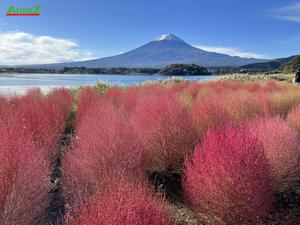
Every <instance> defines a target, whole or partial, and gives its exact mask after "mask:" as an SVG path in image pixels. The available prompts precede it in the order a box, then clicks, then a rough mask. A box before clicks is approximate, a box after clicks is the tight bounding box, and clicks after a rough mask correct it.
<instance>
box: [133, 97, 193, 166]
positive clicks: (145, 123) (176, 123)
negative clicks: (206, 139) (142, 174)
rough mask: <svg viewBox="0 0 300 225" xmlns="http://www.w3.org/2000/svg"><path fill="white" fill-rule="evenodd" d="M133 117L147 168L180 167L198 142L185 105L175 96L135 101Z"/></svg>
mask: <svg viewBox="0 0 300 225" xmlns="http://www.w3.org/2000/svg"><path fill="white" fill-rule="evenodd" d="M133 120H134V126H135V130H136V133H137V134H138V137H139V139H140V140H141V142H142V143H143V144H144V146H145V148H146V151H147V154H148V157H149V160H150V166H149V168H148V169H149V170H150V171H158V172H166V171H168V170H176V169H180V168H181V167H182V164H183V160H184V157H185V155H186V154H187V153H189V152H190V151H191V150H193V148H194V146H195V144H196V142H197V133H196V129H195V127H194V124H193V119H192V116H191V114H190V112H189V111H188V109H187V108H185V107H184V106H183V105H182V104H181V102H180V101H179V100H178V99H176V98H175V97H170V96H162V97H152V98H146V99H143V100H142V101H140V102H139V103H138V105H137V109H136V111H135V113H134V115H133Z"/></svg>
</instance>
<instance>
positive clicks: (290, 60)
mask: <svg viewBox="0 0 300 225" xmlns="http://www.w3.org/2000/svg"><path fill="white" fill-rule="evenodd" d="M299 57H300V56H299V55H294V56H290V57H287V58H279V59H274V60H271V61H269V62H262V63H253V64H248V65H244V66H241V67H240V68H241V69H244V70H249V71H254V72H255V71H271V70H285V71H286V72H292V71H288V70H292V69H288V68H286V67H288V65H290V64H292V65H291V67H293V66H294V65H293V64H297V60H298V64H299ZM294 61H295V62H294ZM294 67H297V65H295V66H294Z"/></svg>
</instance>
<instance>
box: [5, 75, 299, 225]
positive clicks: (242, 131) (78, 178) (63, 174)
mask: <svg viewBox="0 0 300 225" xmlns="http://www.w3.org/2000/svg"><path fill="white" fill-rule="evenodd" d="M272 76H273V75H272ZM276 76H277V77H280V76H279V75H276ZM257 77H259V78H261V77H260V76H258V75H257ZM284 77H285V78H286V79H285V80H284V81H283V82H279V81H274V80H272V81H268V80H267V78H263V79H259V80H263V82H261V81H259V82H258V81H257V80H258V78H254V77H252V78H251V79H254V80H255V82H254V81H252V80H251V79H250V80H249V79H246V78H245V77H244V76H236V79H235V78H234V77H230V81H229V80H228V79H229V78H228V77H223V78H220V79H219V80H218V81H211V82H205V83H200V82H192V81H184V80H169V81H167V82H163V83H160V82H152V83H146V84H143V85H139V86H132V87H127V88H120V87H115V86H110V85H107V84H98V85H96V86H95V87H86V88H81V89H78V90H73V92H71V91H70V90H64V89H57V90H54V91H52V92H51V93H49V94H46V95H44V94H42V93H41V92H40V91H39V90H37V89H35V90H32V91H30V92H28V93H27V94H26V95H24V96H19V97H17V96H10V97H0V123H1V126H0V143H1V147H0V161H1V162H3V163H1V165H0V224H1V225H2V224H3V225H20V224H21V225H33V224H36V225H39V224H43V225H45V224H49V225H50V224H51V225H52V224H65V225H97V224H101V225H116V224H130V225H141V224H143V225H196V224H203V225H211V224H217V225H218V224H220V225H223V224H228V225H232V224H237V225H247V224H292V225H294V224H295V225H296V224H297V223H298V221H299V219H300V87H299V86H296V85H294V84H291V83H289V82H287V81H286V80H287V79H288V77H289V76H284ZM244 78H245V79H244ZM232 80H235V81H232ZM237 80H238V81H237ZM280 80H281V79H280ZM245 81H247V82H245Z"/></svg>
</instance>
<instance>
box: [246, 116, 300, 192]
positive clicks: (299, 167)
mask: <svg viewBox="0 0 300 225" xmlns="http://www.w3.org/2000/svg"><path fill="white" fill-rule="evenodd" d="M249 127H250V129H251V131H252V133H253V135H254V136H255V137H257V138H258V139H259V140H260V141H261V142H262V143H263V146H264V149H265V155H266V157H267V159H268V161H269V164H270V167H271V170H272V174H273V176H274V177H275V180H276V183H277V188H278V190H284V189H286V188H289V187H292V186H293V185H294V184H296V182H297V181H298V180H299V178H300V140H299V139H298V136H297V132H296V130H294V129H293V128H292V127H289V126H288V124H287V122H286V121H285V120H283V119H281V118H279V117H276V118H261V119H257V120H256V121H254V122H250V124H249Z"/></svg>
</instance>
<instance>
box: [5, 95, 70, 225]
mask: <svg viewBox="0 0 300 225" xmlns="http://www.w3.org/2000/svg"><path fill="white" fill-rule="evenodd" d="M71 106H72V94H71V92H70V91H67V90H63V89H57V90H54V91H52V92H51V93H49V94H48V95H43V94H42V93H41V92H40V91H39V90H37V89H35V90H31V91H29V92H28V93H27V94H26V95H25V96H21V97H17V96H11V97H7V98H4V97H0V224H1V225H35V224H36V225H40V224H48V222H47V214H48V213H47V208H48V206H49V202H50V201H51V199H50V198H49V192H50V190H51V188H52V184H51V182H50V180H51V172H52V170H53V161H54V158H55V156H56V154H57V153H58V149H59V146H60V143H59V142H60V136H61V134H62V133H63V132H64V127H65V121H66V119H67V117H68V114H69V112H70V109H71Z"/></svg>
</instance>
